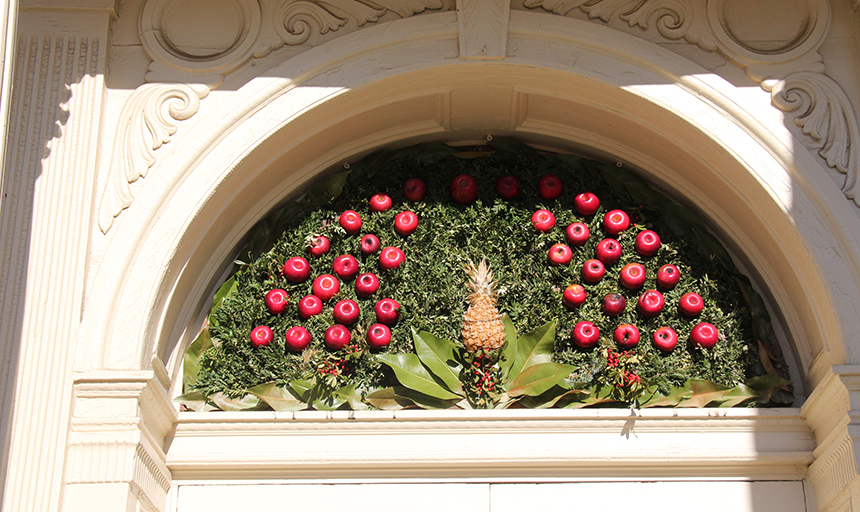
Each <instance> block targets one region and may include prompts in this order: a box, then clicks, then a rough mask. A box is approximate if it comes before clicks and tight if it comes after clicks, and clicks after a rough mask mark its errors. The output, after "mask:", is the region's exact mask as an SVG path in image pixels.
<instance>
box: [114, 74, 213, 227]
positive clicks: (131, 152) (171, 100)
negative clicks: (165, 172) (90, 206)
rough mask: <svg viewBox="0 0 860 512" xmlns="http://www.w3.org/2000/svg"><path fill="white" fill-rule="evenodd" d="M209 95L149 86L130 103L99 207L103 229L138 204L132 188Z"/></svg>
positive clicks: (206, 90) (175, 87)
mask: <svg viewBox="0 0 860 512" xmlns="http://www.w3.org/2000/svg"><path fill="white" fill-rule="evenodd" d="M208 93H209V88H208V87H205V86H197V87H192V86H190V85H185V84H146V85H142V86H140V87H138V88H137V89H135V91H134V92H133V93H132V94H131V97H130V98H129V99H128V100H126V102H125V105H124V106H123V109H122V112H121V113H120V117H119V126H118V130H117V135H116V139H114V144H113V153H112V154H113V157H112V159H111V164H110V170H109V175H108V178H107V181H106V183H105V188H104V191H103V193H102V197H101V202H100V204H99V211H98V220H99V229H101V231H102V233H107V231H108V229H110V227H111V225H112V224H113V220H114V218H115V217H116V216H117V215H119V214H120V212H121V211H122V210H124V209H125V208H128V206H129V205H130V204H131V202H132V201H133V200H134V194H133V193H132V190H131V184H132V183H134V182H135V181H137V180H138V179H139V178H143V177H144V176H146V174H147V172H148V171H149V168H150V167H152V166H153V165H154V164H155V150H156V149H158V148H160V147H161V146H162V145H163V144H166V143H168V142H170V137H171V136H172V135H173V134H174V133H176V124H175V122H176V121H181V120H183V119H188V118H189V117H191V116H193V115H194V114H196V113H197V110H198V109H199V108H200V99H202V98H204V97H205V96H206V95H207V94H208Z"/></svg>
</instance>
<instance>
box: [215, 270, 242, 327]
mask: <svg viewBox="0 0 860 512" xmlns="http://www.w3.org/2000/svg"><path fill="white" fill-rule="evenodd" d="M238 284H239V283H238V282H237V281H236V276H235V275H234V276H233V277H231V278H230V279H228V280H226V281H224V284H222V285H221V286H220V287H219V288H218V291H217V292H215V297H213V298H212V307H211V308H209V325H216V324H217V321H216V320H215V311H216V310H217V309H218V308H220V307H221V303H223V302H224V299H226V298H227V297H229V296H231V295H233V294H234V293H236V289H237V287H238Z"/></svg>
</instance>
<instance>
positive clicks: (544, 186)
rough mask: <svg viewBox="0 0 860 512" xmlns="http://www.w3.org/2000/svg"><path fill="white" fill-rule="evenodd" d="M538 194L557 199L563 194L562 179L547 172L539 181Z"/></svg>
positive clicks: (545, 197)
mask: <svg viewBox="0 0 860 512" xmlns="http://www.w3.org/2000/svg"><path fill="white" fill-rule="evenodd" d="M538 194H540V196H541V197H542V198H544V199H555V198H556V197H558V196H560V195H561V180H560V179H558V176H556V175H555V174H545V175H544V176H542V177H541V179H540V180H539V181H538Z"/></svg>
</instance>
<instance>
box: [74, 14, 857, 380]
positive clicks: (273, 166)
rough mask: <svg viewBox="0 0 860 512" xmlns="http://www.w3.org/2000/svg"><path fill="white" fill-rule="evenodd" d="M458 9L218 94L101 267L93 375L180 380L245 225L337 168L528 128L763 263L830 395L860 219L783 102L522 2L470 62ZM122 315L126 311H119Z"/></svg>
mask: <svg viewBox="0 0 860 512" xmlns="http://www.w3.org/2000/svg"><path fill="white" fill-rule="evenodd" d="M457 37H458V32H457V22H456V15H455V13H453V12H447V13H436V14H429V15H423V16H420V17H413V18H409V19H404V20H398V21H394V22H390V23H386V24H383V25H379V26H375V27H370V28H365V29H362V30H360V31H357V32H354V33H352V34H349V35H346V36H343V37H340V38H337V39H334V40H333V41H330V42H328V43H325V44H323V45H321V46H319V47H316V48H314V49H311V50H308V51H306V52H304V53H302V54H300V55H298V56H296V57H294V58H292V59H290V60H287V61H285V62H283V63H281V64H279V65H277V66H275V67H274V68H272V69H270V70H268V71H266V72H265V73H264V74H263V75H262V76H259V77H256V78H254V79H252V80H250V81H249V82H248V83H247V84H246V85H245V86H243V87H242V88H240V89H238V90H236V91H235V92H231V93H229V94H226V93H225V94H224V95H221V96H218V97H219V98H222V101H221V103H218V104H217V105H214V106H212V107H211V108H210V109H209V110H208V111H206V112H203V111H201V114H200V115H199V116H198V117H197V118H195V119H192V121H189V122H186V123H184V124H182V125H181V126H180V128H179V132H178V133H177V134H176V136H175V137H174V140H173V141H172V142H171V143H170V144H169V145H168V147H166V148H165V149H163V150H161V151H162V152H163V154H159V155H158V156H159V161H158V163H157V164H156V165H155V167H153V169H152V170H151V172H150V176H151V178H147V179H146V181H145V183H144V185H143V187H142V188H141V190H140V192H139V194H138V196H137V198H136V200H135V202H134V204H133V205H132V206H131V207H130V208H129V209H128V210H126V211H125V212H123V214H122V215H121V216H120V217H119V219H118V220H119V223H118V224H117V225H116V226H115V228H114V231H113V232H112V233H111V236H112V239H111V241H110V244H109V246H108V248H107V251H106V253H105V256H104V258H103V262H104V263H103V264H102V266H101V268H100V270H99V271H98V273H97V274H96V275H95V281H94V284H93V286H92V290H93V292H92V294H91V296H90V298H89V299H88V304H87V307H86V310H85V316H84V332H83V334H84V335H83V336H82V339H83V343H82V345H81V347H80V349H79V351H78V359H77V368H78V370H80V371H87V370H90V369H118V370H119V369H124V370H128V369H145V368H148V367H149V365H150V361H151V360H152V358H153V357H155V358H159V359H162V360H163V361H165V363H166V364H167V366H168V369H169V371H170V373H171V374H172V375H174V376H175V375H176V372H177V371H178V366H179V365H178V361H179V359H181V353H182V349H183V347H184V346H185V345H186V344H187V343H188V342H189V341H190V340H191V339H192V338H193V336H194V335H195V334H196V333H195V331H196V329H197V327H198V326H199V322H200V320H201V311H203V309H205V305H206V304H205V303H206V301H207V297H206V295H207V294H210V293H211V291H212V289H213V286H214V285H215V284H216V281H217V279H218V278H219V276H220V273H221V272H222V270H223V269H224V267H225V265H226V263H227V262H229V261H230V259H231V257H232V255H233V251H234V250H235V248H236V246H237V244H238V243H239V242H240V240H241V238H242V236H243V235H244V234H245V233H246V232H247V231H248V230H249V229H250V228H251V227H252V226H253V225H254V223H255V222H256V221H258V220H259V219H260V218H262V217H263V216H264V215H265V214H266V213H267V212H268V211H270V210H271V209H272V208H273V207H275V206H276V205H277V204H278V203H279V202H281V201H283V200H284V198H287V197H289V196H291V195H293V194H294V193H295V192H296V191H298V190H300V189H301V187H302V186H303V185H304V184H306V183H307V182H308V181H309V180H312V179H313V178H314V177H315V176H317V175H318V174H319V173H321V172H324V171H326V170H327V169H330V168H331V167H332V166H338V165H340V164H342V163H344V162H348V161H354V160H355V159H357V158H358V157H359V156H360V155H363V154H366V153H368V152H370V151H372V150H374V149H378V148H380V147H383V146H387V145H405V144H408V143H411V142H415V141H421V140H475V139H481V138H483V137H485V136H486V135H487V134H492V135H493V136H516V137H519V138H520V139H522V140H525V141H528V142H532V143H536V144H540V145H543V146H547V147H553V148H557V149H561V150H574V151H580V152H586V153H589V154H593V155H595V156H602V157H611V158H616V159H618V160H619V161H622V162H624V163H625V164H626V165H630V166H633V167H635V168H637V169H639V170H641V171H642V172H644V174H645V175H646V176H647V177H648V178H649V179H651V180H652V181H653V182H655V183H656V184H657V185H658V186H660V187H662V188H664V189H666V190H667V191H668V192H670V193H671V194H672V195H673V196H674V197H676V198H679V199H680V200H682V201H684V202H686V203H687V204H691V205H694V206H695V207H697V208H698V209H699V210H700V211H701V212H702V213H704V214H705V215H706V216H707V217H708V218H709V219H710V220H711V221H712V223H713V225H714V226H717V229H718V230H720V231H721V232H722V235H723V236H724V238H725V239H726V240H729V241H730V243H731V244H732V245H733V248H734V249H735V250H736V252H737V253H738V254H742V255H743V257H744V258H745V260H746V261H744V262H743V263H745V264H747V265H748V266H749V267H750V268H755V269H756V271H757V272H758V274H759V276H760V280H761V283H762V284H763V285H764V287H765V288H766V289H767V290H768V294H769V296H770V298H771V300H772V303H773V304H774V306H775V307H776V308H777V309H778V310H779V311H781V313H782V316H783V318H784V322H785V325H786V326H787V328H788V330H789V332H790V336H791V339H792V342H793V344H794V348H795V350H796V355H797V357H798V362H799V364H800V366H801V371H802V373H803V375H804V377H805V378H806V379H807V381H808V384H809V385H810V386H811V387H814V386H815V385H816V384H817V383H818V381H819V380H820V379H821V378H822V376H823V375H824V372H825V371H826V370H827V369H829V368H830V366H831V365H834V364H847V363H851V362H856V359H857V354H858V349H860V346H858V344H857V342H855V341H854V340H853V339H851V337H850V336H847V335H846V333H851V332H857V331H858V328H860V314H858V306H857V304H855V303H854V301H850V300H847V301H846V300H840V298H842V297H846V296H848V297H858V296H860V286H858V283H860V276H858V268H860V265H858V257H860V248H858V246H857V240H860V230H858V227H857V222H856V216H855V215H854V213H853V212H852V211H851V209H850V207H849V203H848V202H847V201H846V200H845V199H844V197H843V196H842V194H841V192H840V191H839V189H838V187H836V186H835V185H834V184H833V182H832V181H831V180H830V179H829V178H828V176H827V175H826V173H825V172H824V171H823V169H822V168H821V167H820V165H819V164H818V163H817V162H816V161H815V160H814V159H813V158H812V157H811V156H810V155H809V154H808V152H807V151H806V150H797V151H795V150H794V149H793V148H795V147H796V148H801V145H800V144H799V143H798V142H797V141H796V140H795V139H794V138H793V137H792V136H791V134H790V133H789V132H788V131H787V130H786V129H785V128H784V127H783V126H782V124H781V122H780V121H779V119H778V116H775V115H774V112H773V111H771V110H770V109H769V107H768V105H766V104H763V103H762V102H759V101H756V100H754V99H753V98H754V95H750V94H747V93H745V92H744V91H743V90H741V89H740V88H737V87H735V86H733V85H731V84H729V83H727V82H725V81H724V80H722V79H720V78H719V77H716V76H714V75H712V74H709V73H708V72H707V71H705V70H704V69H702V68H701V67H699V66H698V65H696V64H694V63H692V62H690V61H689V60H686V59H684V58H682V57H680V56H678V55H676V54H674V53H671V52H669V51H667V50H664V49H662V48H660V47H658V46H656V45H653V44H651V43H647V42H645V41H643V40H641V39H637V38H633V37H631V36H626V35H624V34H620V33H618V32H616V31H613V30H611V29H609V28H606V27H603V26H599V25H594V24H589V23H586V22H581V21H577V20H573V19H568V18H563V17H558V16H552V15H549V14H543V13H537V12H521V11H514V12H513V13H512V15H511V21H510V30H509V34H508V55H507V57H506V58H505V59H504V60H501V61H496V62H476V61H462V60H460V59H459V53H458V46H457ZM105 311H112V312H113V314H112V315H106V314H105Z"/></svg>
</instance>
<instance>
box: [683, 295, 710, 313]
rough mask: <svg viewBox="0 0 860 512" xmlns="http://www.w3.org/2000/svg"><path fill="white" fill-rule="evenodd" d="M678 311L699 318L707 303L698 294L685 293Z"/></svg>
mask: <svg viewBox="0 0 860 512" xmlns="http://www.w3.org/2000/svg"><path fill="white" fill-rule="evenodd" d="M678 309H679V310H680V311H681V313H683V314H685V315H687V316H699V313H701V312H702V310H703V309H705V301H703V300H702V297H701V296H700V295H699V294H698V293H692V292H690V293H685V294H684V295H681V300H679V301H678Z"/></svg>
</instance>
